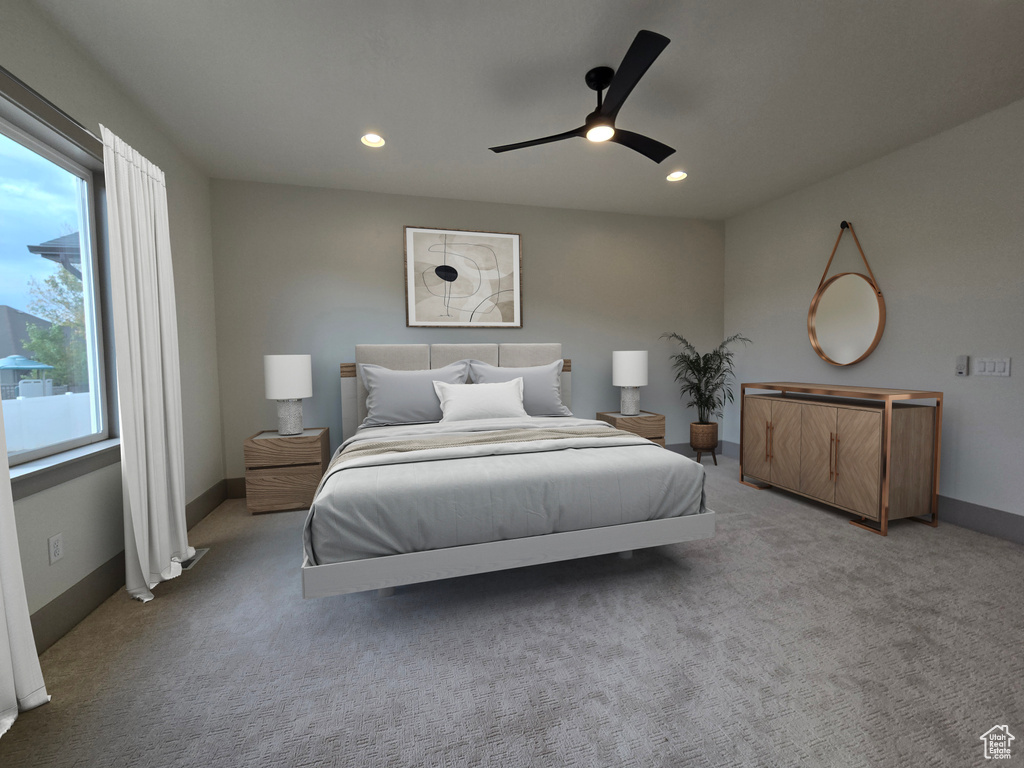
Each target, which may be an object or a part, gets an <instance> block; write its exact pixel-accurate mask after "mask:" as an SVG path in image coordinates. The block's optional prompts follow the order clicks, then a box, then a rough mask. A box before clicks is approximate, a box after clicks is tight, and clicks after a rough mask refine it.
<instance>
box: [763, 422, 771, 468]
mask: <svg viewBox="0 0 1024 768" xmlns="http://www.w3.org/2000/svg"><path fill="white" fill-rule="evenodd" d="M771 431H772V425H771V422H770V421H765V423H764V460H765V461H768V459H769V454H768V433H769V432H771Z"/></svg>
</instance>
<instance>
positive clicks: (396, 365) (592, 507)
mask: <svg viewBox="0 0 1024 768" xmlns="http://www.w3.org/2000/svg"><path fill="white" fill-rule="evenodd" d="M469 361H473V362H472V363H470V362H469ZM341 374H342V376H341V394H342V438H343V443H342V445H341V446H340V447H339V449H338V451H337V452H336V453H335V456H334V458H333V459H332V462H331V465H330V466H329V468H328V470H327V472H326V473H325V475H324V478H323V479H322V480H321V483H320V487H319V489H318V490H317V493H316V496H315V498H314V501H313V504H312V506H311V508H310V511H309V514H308V515H307V518H306V522H305V526H304V529H303V545H304V559H303V564H302V591H303V597H306V598H312V597H326V596H330V595H339V594H345V593H350V592H360V591H366V590H381V591H384V593H385V594H386V593H387V591H388V590H390V589H391V588H393V587H396V586H401V585H406V584H414V583H418V582H423V581H431V580H435V579H444V578H449V577H453V576H461V575H468V574H473V573H483V572H487V571H495V570H503V569H507V568H516V567H520V566H525V565H532V564H537V563H544V562H554V561H558V560H567V559H572V558H578V557H588V556H593V555H600V554H609V553H613V552H620V553H628V552H631V551H632V550H635V549H641V548H645V547H651V546H658V545H664V544H671V543H677V542H684V541H691V540H695V539H702V538H708V537H711V536H713V535H714V529H715V521H714V513H713V512H712V511H710V510H708V509H707V508H706V507H705V503H704V469H703V467H702V466H701V465H699V464H697V463H695V462H693V461H691V460H690V459H687V458H685V457H683V456H681V455H678V454H675V453H673V452H671V451H667V450H665V449H663V448H661V447H659V446H657V445H655V444H654V443H651V442H650V441H648V440H645V439H644V438H640V437H637V436H636V435H632V434H629V433H625V432H621V431H619V430H616V429H614V428H612V427H611V426H610V425H608V424H606V423H605V422H601V421H594V420H590V419H580V418H576V417H574V416H572V415H571V413H570V412H569V408H570V407H571V364H570V362H569V361H563V359H562V350H561V345H560V344H434V345H420V344H416V345H411V344H410V345H358V346H357V347H356V363H355V364H345V365H342V367H341ZM466 379H469V380H470V381H473V382H479V383H473V384H468V385H461V382H462V381H465V380H466ZM432 380H442V383H441V384H440V385H436V384H433V381H432ZM517 382H518V383H517ZM368 385H369V386H368ZM428 385H431V386H433V390H431V391H430V392H429V395H431V396H432V397H433V402H432V403H429V402H428V400H429V399H430V396H428V394H424V391H425V390H426V389H427V387H428ZM394 387H398V388H397V389H395V388H394ZM516 393H518V394H516ZM517 396H518V398H519V400H518V405H517V404H516V397H517ZM474 398H475V399H474ZM419 400H422V403H420V402H419ZM481 403H486V407H485V406H483V405H480V404H481ZM467 404H468V405H467ZM502 404H507V405H508V409H509V410H508V412H504V411H502V410H501V407H502ZM418 407H421V408H422V409H423V410H422V411H417V410H416V409H417V408H418ZM438 407H440V408H443V414H444V416H445V419H444V420H443V421H440V422H437V420H436V419H435V418H434V417H432V416H430V415H429V414H428V413H427V409H430V408H434V409H435V410H436V409H437V408H438ZM465 408H468V409H469V410H465ZM474 408H476V409H478V410H477V411H474V410H473V409H474ZM516 408H518V410H515V409H516ZM459 409H463V410H461V411H460V410H459ZM481 409H482V410H481ZM478 411H479V412H478ZM441 412H442V411H438V413H441ZM454 417H458V420H454V421H453V420H451V419H452V418H454ZM427 419H433V420H432V421H428V422H427V423H422V422H423V421H426V420H427ZM358 425H363V426H358Z"/></svg>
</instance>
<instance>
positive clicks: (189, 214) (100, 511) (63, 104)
mask: <svg viewBox="0 0 1024 768" xmlns="http://www.w3.org/2000/svg"><path fill="white" fill-rule="evenodd" d="M0 18H2V19H3V23H0V64H2V65H3V66H4V67H6V68H7V69H9V70H10V71H11V72H13V73H14V74H15V75H16V76H17V77H19V78H21V79H22V80H24V81H25V82H26V83H28V84H29V85H30V86H32V87H33V88H35V89H36V90H37V91H39V92H40V93H42V94H43V95H44V96H45V97H46V98H48V99H50V100H51V101H53V102H54V103H55V104H57V105H58V106H59V107H60V108H61V109H63V110H64V111H66V112H68V113H69V114H70V115H72V116H73V117H74V118H76V119H77V120H79V121H80V122H82V123H83V124H84V125H85V126H86V127H88V128H89V129H90V130H92V131H93V132H94V133H99V127H98V126H99V123H101V122H102V123H103V124H104V125H106V126H107V127H108V128H110V129H111V130H112V131H114V133H116V134H118V135H119V136H121V138H123V139H124V140H125V141H127V142H128V143H129V144H131V145H132V146H134V147H135V148H136V149H138V150H139V151H140V152H142V154H144V155H145V156H146V157H148V158H149V159H150V160H152V161H153V162H154V163H156V164H157V165H159V166H160V167H161V168H162V169H163V170H164V172H165V173H166V177H167V195H168V206H169V213H170V226H171V248H172V250H173V252H174V279H175V290H176V295H177V305H178V330H179V344H180V348H181V361H182V366H181V385H182V398H183V405H184V426H185V484H186V497H187V498H188V499H193V498H195V497H196V496H198V495H199V494H201V493H202V492H203V491H205V490H207V489H208V488H209V487H210V486H212V485H214V484H215V483H217V482H218V481H220V480H222V479H223V477H224V465H223V449H222V446H221V431H220V394H219V387H218V382H217V348H216V339H215V337H214V333H213V331H212V329H213V325H214V309H213V269H212V264H211V262H212V250H211V239H210V190H209V187H210V185H209V179H208V178H207V177H206V175H205V174H204V173H203V172H202V171H201V170H200V169H199V168H197V167H196V165H195V164H194V163H193V162H191V161H190V160H189V159H188V158H187V157H185V156H184V155H183V154H182V153H181V152H180V151H179V150H178V149H177V148H176V147H175V146H174V145H173V144H171V142H169V141H168V140H167V138H166V137H165V136H164V135H163V133H161V130H160V129H159V127H158V126H157V125H156V124H155V123H154V122H153V121H152V120H151V119H150V117H149V116H148V115H147V114H145V113H144V112H143V111H142V110H140V109H139V108H137V107H136V106H135V105H134V104H133V103H132V102H131V101H130V100H129V99H128V98H127V97H125V96H124V95H123V94H122V93H121V92H120V91H119V90H118V89H117V88H116V86H115V85H114V84H113V83H112V82H111V81H110V80H109V79H108V78H107V77H106V76H105V75H104V74H103V73H101V72H100V71H99V70H98V69H97V67H96V66H95V65H94V64H93V63H92V61H91V60H89V59H88V58H87V57H85V56H84V55H82V53H81V52H80V51H79V49H78V48H77V46H76V45H75V44H74V43H73V42H72V41H71V40H69V39H68V38H67V37H66V36H64V35H63V34H62V33H61V32H59V31H57V30H56V28H55V27H53V26H52V25H51V24H50V23H49V21H48V20H47V19H46V18H45V17H44V16H43V15H41V14H40V13H39V11H38V10H37V9H36V8H35V7H34V6H33V5H32V4H31V3H29V2H26V1H25V0H2V2H0ZM119 467H120V465H117V466H115V467H113V468H105V469H104V470H101V471H100V472H97V473H93V474H92V475H89V476H86V477H82V478H78V479H76V480H75V481H72V482H71V483H66V484H65V485H64V486H61V487H59V488H55V489H53V490H52V491H51V492H46V493H45V494H37V496H34V497H27V498H25V499H22V500H20V501H18V502H17V503H16V504H15V512H16V517H17V523H18V533H19V537H18V539H19V544H20V549H21V556H22V563H23V566H24V569H25V573H26V576H29V577H30V578H28V579H27V584H26V587H27V590H28V595H29V606H30V609H31V610H36V609H37V608H39V607H41V606H42V605H43V604H45V603H46V602H47V601H48V600H49V599H51V598H52V597H55V596H56V595H58V594H60V593H61V592H62V591H64V590H65V589H67V588H68V587H70V586H71V585H72V584H74V583H75V582H76V581H77V580H78V579H80V578H82V576H84V575H85V574H88V573H89V572H91V571H92V570H93V569H95V568H97V567H99V566H100V565H102V564H103V563H105V562H107V561H108V560H109V559H110V558H111V557H112V556H113V555H115V554H116V553H117V552H118V551H119V550H120V549H122V548H123V547H124V535H123V531H122V528H121V519H122V512H121V501H120V482H118V483H116V484H114V485H112V484H111V482H110V477H109V475H110V473H111V472H116V471H118V470H119ZM61 531H63V532H64V534H65V535H64V543H65V549H66V551H67V556H66V557H65V559H64V560H62V561H60V562H59V563H58V564H56V565H54V566H52V567H51V566H49V565H48V558H47V546H46V539H47V538H48V537H49V536H52V535H53V534H55V533H58V532H61ZM72 532H74V533H72Z"/></svg>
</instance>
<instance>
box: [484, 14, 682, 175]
mask: <svg viewBox="0 0 1024 768" xmlns="http://www.w3.org/2000/svg"><path fill="white" fill-rule="evenodd" d="M669 42H670V41H669V39H668V38H667V37H665V36H664V35H659V34H658V33H657V32H650V31H648V30H646V29H642V30H640V31H639V32H637V35H636V38H634V40H633V44H632V45H630V46H629V50H628V51H626V55H625V57H624V58H623V59H622V63H621V64H620V65H619V70H618V71H617V72H616V71H615V70H614V69H612V68H611V67H595V68H594V69H592V70H590V71H589V72H587V77H586V80H587V85H588V86H589V87H590V88H591V89H592V90H595V91H597V109H595V110H594V111H593V112H591V113H590V114H589V115H587V119H586V122H584V123H583V125H581V126H580V127H579V128H574V129H573V130H571V131H566V132H565V133H556V134H555V135H554V136H545V137H544V138H542V139H533V140H532V141H521V142H519V143H518V144H505V145H503V146H500V147H491V148H490V149H491V151H492V152H508V151H509V150H512V149H524V148H526V147H535V146H537V145H538V144H549V143H551V142H553V141H562V140H563V139H572V138H576V137H579V138H587V139H590V140H591V141H613V142H615V143H616V144H621V145H622V146H624V147H629V148H630V149H632V150H633V151H635V152H639V153H640V154H641V155H643V156H644V157H649V158H650V159H651V160H653V161H654V162H656V163H660V162H661V161H662V160H664V159H665V158H666V157H668V156H669V155H671V154H672V153H673V152H675V150H674V149H672V147H669V146H667V145H665V144H662V143H661V142H660V141H655V140H654V139H651V138H648V137H647V136H642V135H641V134H639V133H633V132H632V131H624V130H622V129H621V128H616V127H615V117H616V115H618V114H619V110H620V109H621V108H622V104H623V102H625V100H626V97H627V96H629V94H630V93H631V92H632V91H633V89H634V88H635V87H636V84H637V83H638V82H640V78H641V77H643V76H644V73H646V72H647V70H648V69H650V67H651V64H653V63H654V60H655V59H657V58H658V56H659V55H660V54H661V52H662V51H663V50H665V46H667V45H668V44H669ZM606 88H607V89H608V93H607V95H605V96H604V98H602V92H603V91H604V90H605V89H606Z"/></svg>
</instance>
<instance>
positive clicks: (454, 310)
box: [405, 227, 523, 328]
mask: <svg viewBox="0 0 1024 768" xmlns="http://www.w3.org/2000/svg"><path fill="white" fill-rule="evenodd" d="M521 245H522V243H521V237H520V236H519V235H518V234H513V233H508V232H476V231H472V230H465V229H434V228H429V227H406V228H405V324H406V325H407V326H408V327H410V328H522V327H523V292H522V247H521Z"/></svg>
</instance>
